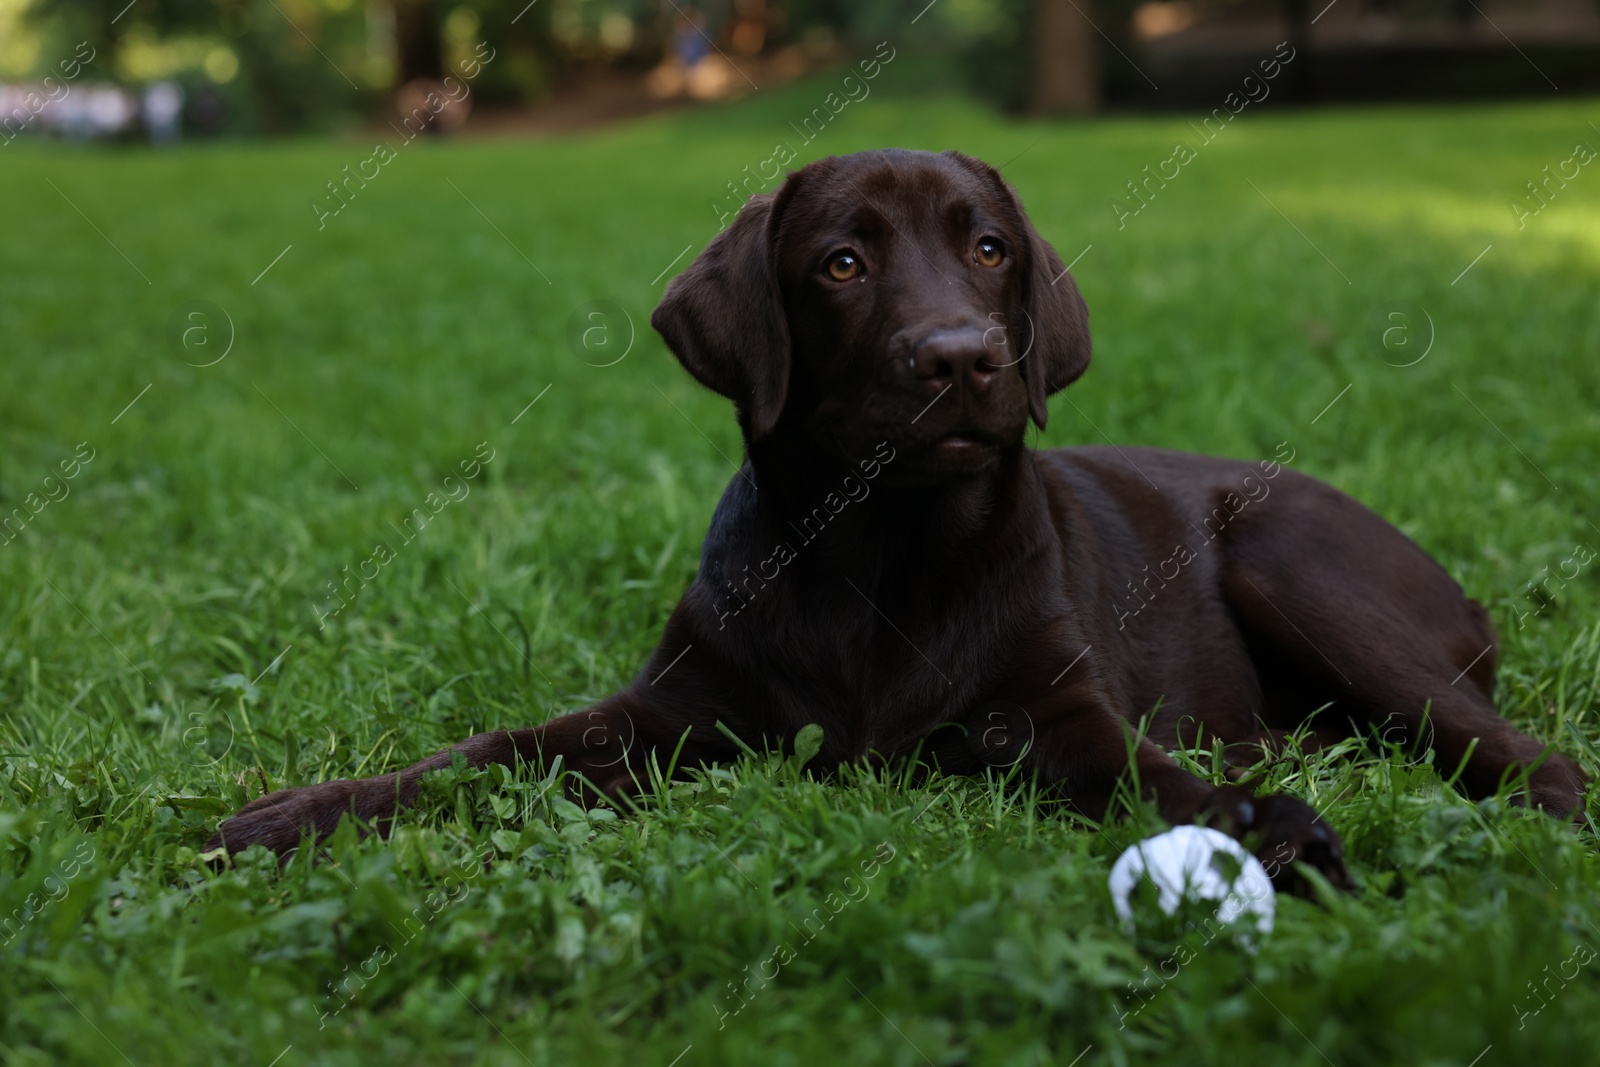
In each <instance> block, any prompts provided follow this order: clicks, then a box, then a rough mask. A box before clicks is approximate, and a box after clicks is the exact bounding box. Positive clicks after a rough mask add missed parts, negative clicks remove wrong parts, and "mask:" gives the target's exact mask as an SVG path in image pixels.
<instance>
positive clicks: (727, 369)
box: [650, 193, 789, 441]
mask: <svg viewBox="0 0 1600 1067" xmlns="http://www.w3.org/2000/svg"><path fill="white" fill-rule="evenodd" d="M773 198H774V194H771V193H764V194H762V195H760V196H754V197H751V198H750V200H748V201H747V202H746V203H745V205H744V207H743V208H741V209H740V211H739V215H738V217H737V218H735V219H734V220H733V224H732V225H730V226H729V227H728V228H727V229H725V230H723V231H722V232H721V233H719V234H717V236H715V237H713V238H712V239H711V243H710V244H708V245H706V247H705V251H703V252H701V253H700V255H699V256H698V257H697V258H696V259H695V261H694V262H693V263H691V264H689V267H688V269H687V270H685V271H684V272H683V273H682V274H680V275H678V276H677V277H676V278H674V279H673V280H672V282H671V284H669V285H668V286H667V291H666V294H665V295H664V296H662V298H661V303H659V304H657V305H656V309H655V311H654V312H653V313H652V314H651V315H650V325H652V326H654V327H655V328H656V332H657V333H659V334H661V336H662V337H663V338H664V339H665V340H666V342H667V347H668V348H670V349H672V352H673V354H674V355H675V356H677V357H678V362H680V363H682V364H683V366H684V369H686V370H687V371H688V372H689V373H690V374H692V375H694V377H695V380H696V381H698V382H699V383H700V384H701V385H704V386H705V387H706V388H708V389H711V390H713V391H715V392H718V393H721V394H722V395H723V396H725V397H727V398H728V399H729V400H732V401H733V402H734V404H735V405H736V406H737V408H738V411H739V422H740V424H741V425H742V426H743V428H744V431H745V435H746V436H747V437H748V438H749V439H750V440H752V441H759V440H760V439H761V438H763V437H765V436H766V435H767V434H768V433H771V432H772V428H773V426H774V425H776V424H777V421H778V415H779V413H780V412H781V411H782V410H783V401H784V397H785V396H786V395H787V394H788V391H789V324H788V323H787V322H786V321H785V319H784V311H783V297H782V295H781V294H780V293H779V291H778V277H777V272H776V270H775V269H774V265H773V262H772V251H771V236H770V230H771V227H770V226H769V223H770V221H771V219H772V203H773Z"/></svg>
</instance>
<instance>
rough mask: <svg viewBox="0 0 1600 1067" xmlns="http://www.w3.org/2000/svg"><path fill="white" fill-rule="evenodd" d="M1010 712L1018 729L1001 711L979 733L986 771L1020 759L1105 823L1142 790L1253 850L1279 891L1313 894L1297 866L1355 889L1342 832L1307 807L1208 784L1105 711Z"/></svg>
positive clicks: (1164, 813)
mask: <svg viewBox="0 0 1600 1067" xmlns="http://www.w3.org/2000/svg"><path fill="white" fill-rule="evenodd" d="M1059 699H1060V698H1058V701H1059ZM1000 703H1001V702H996V704H1000ZM1008 706H1009V707H1010V708H1011V709H1012V710H1011V712H1010V713H1009V715H1010V717H1011V718H1015V719H1016V720H1017V721H1016V722H1009V721H1008V722H1005V723H1000V722H999V720H997V718H996V713H995V712H994V711H993V710H992V707H991V710H989V712H988V713H987V718H986V720H985V721H984V722H982V723H973V724H970V725H969V730H968V735H967V736H968V739H969V740H968V744H969V747H972V748H973V751H974V754H975V755H977V756H978V758H979V759H980V760H982V761H983V762H984V763H986V764H988V765H990V766H1004V765H1007V764H1009V763H1014V762H1018V761H1020V763H1021V765H1022V767H1023V768H1024V769H1025V770H1030V771H1032V772H1033V773H1035V774H1036V775H1037V776H1038V778H1039V780H1040V782H1041V784H1043V785H1045V786H1048V787H1050V788H1052V789H1053V790H1054V791H1055V792H1056V795H1057V796H1059V797H1061V798H1062V799H1064V800H1066V801H1067V802H1068V803H1069V804H1071V805H1072V807H1073V808H1074V809H1075V810H1076V811H1078V812H1080V813H1082V814H1084V815H1086V816H1088V817H1090V818H1092V819H1097V820H1099V819H1104V818H1105V817H1106V816H1107V815H1108V814H1112V802H1113V800H1114V799H1115V797H1116V794H1117V790H1118V788H1119V786H1122V785H1126V786H1127V787H1129V788H1131V787H1132V785H1133V783H1135V782H1137V784H1138V792H1139V795H1140V797H1141V798H1143V799H1145V800H1153V801H1154V802H1155V805H1156V810H1157V811H1158V812H1160V814H1161V817H1162V818H1163V819H1165V820H1166V821H1167V822H1169V823H1172V824H1173V825H1175V826H1176V825H1181V824H1185V823H1203V824H1206V825H1209V826H1214V827H1216V828H1217V829H1219V830H1222V831H1223V832H1225V833H1227V834H1230V835H1232V836H1233V837H1235V838H1238V839H1239V840H1240V841H1243V842H1245V843H1246V844H1247V845H1248V846H1249V847H1251V848H1252V849H1253V850H1254V851H1255V854H1256V856H1257V857H1258V858H1259V859H1260V860H1261V862H1262V864H1263V865H1264V866H1265V867H1266V869H1267V873H1268V874H1269V875H1271V877H1272V880H1273V884H1274V885H1276V886H1277V887H1278V888H1279V889H1303V888H1304V883H1303V879H1301V878H1300V876H1299V874H1298V873H1297V871H1296V869H1295V864H1296V863H1305V864H1307V865H1309V866H1311V867H1314V868H1315V869H1317V870H1318V871H1319V872H1321V874H1322V875H1323V877H1325V878H1326V879H1327V880H1328V881H1329V882H1330V883H1331V884H1333V885H1335V886H1337V887H1339V888H1342V889H1347V888H1350V887H1351V885H1352V882H1351V880H1350V873H1349V871H1348V870H1347V869H1346V867H1345V864H1344V847H1343V845H1342V844H1341V842H1340V841H1339V836H1338V834H1336V833H1335V832H1334V831H1333V829H1332V827H1330V826H1328V824H1327V823H1326V822H1324V821H1323V819H1322V816H1321V815H1319V814H1317V812H1316V811H1315V810H1314V809H1313V808H1312V807H1311V806H1310V805H1308V804H1306V803H1305V802H1304V801H1301V800H1298V799H1296V798H1294V797H1290V796H1285V795H1282V794H1274V795H1268V796H1253V795H1251V794H1250V793H1249V792H1248V791H1247V790H1244V789H1240V788H1238V787H1237V786H1231V785H1224V786H1214V785H1211V784H1210V783H1209V782H1205V781H1202V780H1201V779H1200V778H1198V777H1196V776H1195V775H1194V774H1191V773H1190V772H1189V771H1187V770H1185V769H1184V768H1183V767H1182V766H1181V765H1180V764H1179V763H1178V762H1177V761H1176V760H1174V759H1173V758H1172V757H1171V756H1170V755H1168V754H1167V753H1166V752H1165V751H1163V750H1162V748H1161V747H1160V746H1159V745H1157V744H1156V743H1155V742H1153V741H1151V740H1150V739H1149V738H1147V737H1139V738H1137V739H1134V738H1132V737H1131V726H1130V725H1129V723H1128V721H1127V720H1126V719H1124V718H1123V717H1121V716H1119V715H1117V714H1116V713H1115V712H1112V711H1109V710H1106V709H1104V708H1103V707H1101V706H1099V705H1098V704H1097V703H1089V704H1087V705H1083V704H1079V705H1070V704H1065V703H1057V704H1056V705H1055V707H1054V708H1051V707H1050V705H1049V703H1048V702H1039V703H1036V704H1035V707H1036V708H1044V709H1047V710H1044V711H1042V712H1026V711H1024V710H1023V709H1022V707H1021V706H1020V705H1016V704H1010V705H1008ZM1130 755H1131V759H1130Z"/></svg>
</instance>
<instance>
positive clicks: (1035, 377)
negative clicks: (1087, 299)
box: [997, 175, 1090, 430]
mask: <svg viewBox="0 0 1600 1067" xmlns="http://www.w3.org/2000/svg"><path fill="white" fill-rule="evenodd" d="M997 177H998V175H997ZM1006 191H1007V192H1008V193H1010V194H1011V198H1012V200H1013V202H1015V201H1016V194H1015V193H1011V190H1010V189H1009V188H1007V190H1006ZM1017 214H1019V215H1021V217H1022V223H1023V226H1024V228H1025V229H1026V232H1027V234H1028V247H1027V250H1026V251H1025V252H1024V254H1023V255H1024V262H1023V263H1022V269H1023V270H1024V271H1025V273H1024V274H1023V276H1022V309H1023V310H1024V311H1026V312H1027V315H1026V316H1025V321H1026V326H1025V327H1024V328H1025V329H1026V330H1027V332H1028V338H1027V341H1026V343H1025V344H1024V345H1023V349H1022V350H1023V351H1024V352H1026V353H1028V355H1027V358H1025V359H1024V360H1023V361H1022V366H1021V370H1022V376H1023V378H1025V379H1026V380H1027V382H1028V413H1029V414H1030V415H1032V416H1033V421H1034V422H1036V423H1038V424H1039V429H1041V430H1042V429H1044V424H1045V420H1046V419H1047V418H1049V417H1050V411H1049V408H1048V407H1047V406H1046V401H1047V400H1049V398H1050V397H1051V396H1053V395H1054V394H1056V393H1059V392H1061V390H1063V389H1065V388H1066V387H1067V386H1069V385H1071V384H1072V383H1073V382H1075V381H1077V380H1078V378H1079V377H1081V376H1082V375H1083V372H1084V371H1086V370H1088V369H1089V348H1090V342H1089V306H1088V305H1087V304H1085V303H1084V302H1083V297H1082V296H1081V295H1080V294H1079V293H1078V285H1077V283H1076V282H1074V281H1073V280H1072V275H1070V274H1068V273H1067V268H1066V266H1065V265H1064V264H1063V263H1062V262H1061V257H1060V256H1058V255H1056V250H1055V249H1054V248H1052V247H1050V242H1048V241H1046V240H1045V239H1044V238H1043V237H1040V236H1039V231H1038V230H1035V229H1034V228H1033V223H1032V222H1030V221H1028V216H1027V215H1026V214H1024V213H1023V211H1022V207H1021V205H1020V204H1019V205H1018V206H1017Z"/></svg>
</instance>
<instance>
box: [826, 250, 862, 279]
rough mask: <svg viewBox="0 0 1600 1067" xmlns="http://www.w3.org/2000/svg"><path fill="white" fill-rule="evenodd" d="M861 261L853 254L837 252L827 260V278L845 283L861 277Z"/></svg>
mask: <svg viewBox="0 0 1600 1067" xmlns="http://www.w3.org/2000/svg"><path fill="white" fill-rule="evenodd" d="M861 273H862V267H861V260H860V259H858V258H857V257H856V254H855V253H854V252H838V253H835V255H834V257H833V258H832V259H830V260H828V277H830V278H832V279H833V280H834V281H836V282H847V281H849V280H850V279H852V278H859V277H861Z"/></svg>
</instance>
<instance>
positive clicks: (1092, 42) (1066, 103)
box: [1033, 0, 1101, 115]
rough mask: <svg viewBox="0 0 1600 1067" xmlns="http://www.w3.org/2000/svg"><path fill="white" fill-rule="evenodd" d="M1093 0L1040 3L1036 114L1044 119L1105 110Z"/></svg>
mask: <svg viewBox="0 0 1600 1067" xmlns="http://www.w3.org/2000/svg"><path fill="white" fill-rule="evenodd" d="M1089 4H1090V0H1038V8H1037V12H1038V13H1037V19H1036V22H1035V30H1036V33H1035V38H1036V42H1037V43H1036V44H1035V46H1034V49H1035V50H1034V83H1033V110H1034V111H1035V112H1038V113H1040V114H1045V115H1061V114H1067V115H1090V114H1093V113H1094V112H1096V111H1098V110H1100V103H1101V92H1100V62H1099V57H1098V55H1097V46H1098V45H1099V43H1100V34H1099V33H1098V32H1097V31H1096V30H1095V28H1094V25H1093V24H1092V23H1091V22H1090V21H1089V14H1088V12H1089V10H1090V8H1089Z"/></svg>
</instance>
